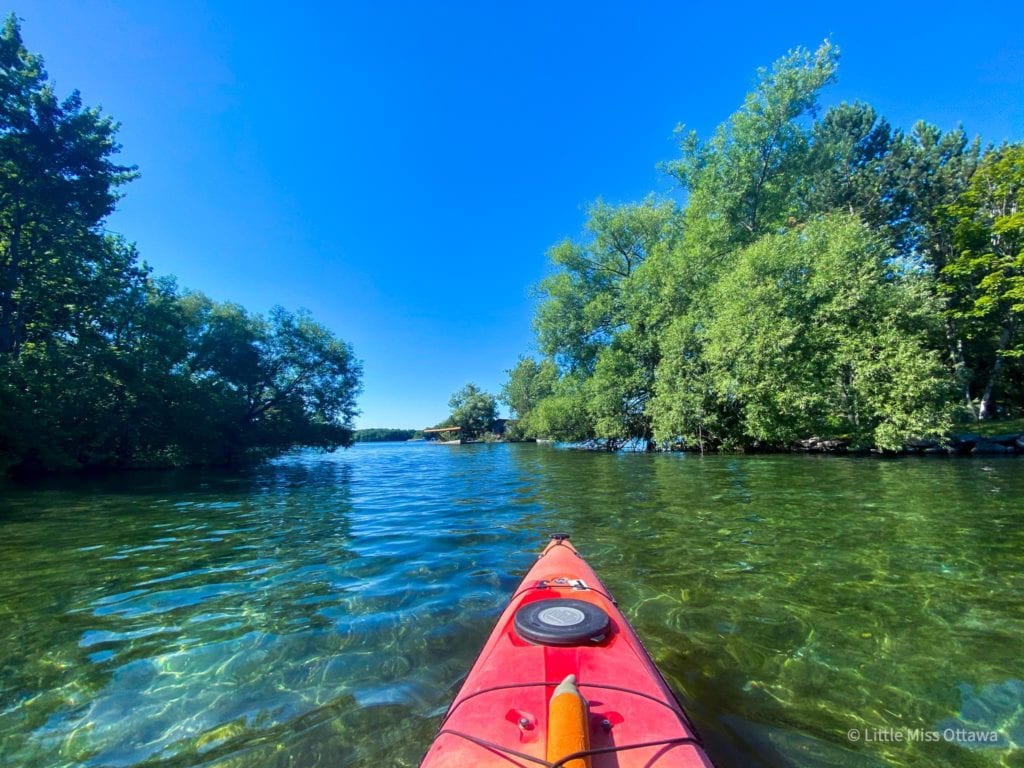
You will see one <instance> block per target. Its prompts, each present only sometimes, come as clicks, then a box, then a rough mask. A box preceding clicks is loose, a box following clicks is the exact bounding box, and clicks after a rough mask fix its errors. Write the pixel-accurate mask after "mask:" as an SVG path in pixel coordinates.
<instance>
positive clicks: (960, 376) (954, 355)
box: [945, 315, 981, 419]
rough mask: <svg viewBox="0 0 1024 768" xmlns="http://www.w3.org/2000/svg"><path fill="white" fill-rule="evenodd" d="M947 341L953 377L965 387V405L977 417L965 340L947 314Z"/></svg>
mask: <svg viewBox="0 0 1024 768" xmlns="http://www.w3.org/2000/svg"><path fill="white" fill-rule="evenodd" d="M945 327H946V343H947V344H948V345H949V357H950V359H951V360H952V361H953V378H954V379H955V380H956V381H957V382H958V383H959V384H960V385H961V386H962V387H963V391H962V393H961V394H962V395H963V398H964V405H966V406H967V408H968V409H969V410H970V412H971V415H972V416H974V418H975V419H980V418H981V416H979V415H978V412H977V411H975V410H974V402H973V401H972V400H971V380H970V377H968V376H967V362H966V361H965V360H964V341H963V339H961V338H960V337H959V336H957V333H956V329H954V328H953V323H952V322H950V319H949V316H948V315H947V316H946V322H945Z"/></svg>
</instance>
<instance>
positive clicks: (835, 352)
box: [656, 215, 948, 448]
mask: <svg viewBox="0 0 1024 768" xmlns="http://www.w3.org/2000/svg"><path fill="white" fill-rule="evenodd" d="M889 254H890V252H889V251H888V250H887V249H886V248H885V245H884V241H883V240H881V239H880V238H879V237H878V236H877V235H874V234H872V233H871V232H870V230H868V228H867V227H865V226H864V225H863V224H862V223H861V222H860V221H859V220H857V219H856V218H854V217H850V216H848V215H845V216H830V217H826V218H824V219H821V220H814V221H811V222H809V223H808V224H807V225H806V227H803V228H800V229H797V230H793V231H791V232H789V233H786V234H782V235H769V236H765V237H763V238H761V239H760V240H758V241H757V243H755V244H753V245H751V246H749V247H748V248H746V249H744V250H743V251H742V252H741V253H740V255H739V257H738V259H737V261H736V263H735V264H734V267H733V269H732V270H731V271H730V273H729V274H728V275H726V276H724V277H723V278H722V280H721V281H719V283H718V284H717V285H716V286H715V290H714V300H713V305H714V308H715V309H714V312H713V314H712V316H711V319H710V322H708V324H707V325H706V326H705V327H704V329H703V331H702V333H703V335H704V339H703V345H702V349H703V354H704V362H705V365H706V368H707V372H708V376H707V378H708V379H709V380H710V381H711V382H712V383H713V386H714V389H715V391H716V392H718V393H720V397H721V398H722V399H723V400H725V401H726V402H729V403H731V404H732V406H733V408H734V409H735V410H736V411H737V414H738V416H739V418H738V419H737V421H736V422H735V428H736V429H737V430H738V434H733V435H731V437H733V438H734V439H736V440H737V441H738V442H740V443H749V442H753V441H758V442H762V443H766V444H769V445H786V444H788V443H790V442H792V441H793V440H795V439H797V438H800V437H806V436H809V435H828V436H836V435H842V436H845V437H848V438H849V439H851V441H852V442H853V443H855V444H858V445H878V446H880V447H883V448H899V447H900V446H901V445H903V444H904V442H905V441H906V440H907V439H909V438H911V437H921V436H925V435H937V434H939V433H940V432H941V431H942V430H943V429H944V428H945V426H946V425H947V422H946V414H945V411H944V408H943V404H944V402H945V401H946V396H947V390H946V386H947V383H948V379H947V377H946V375H945V371H944V368H943V366H942V364H941V360H940V359H939V356H938V355H937V354H936V353H935V352H934V351H933V343H934V341H935V338H936V336H937V335H938V333H939V327H938V325H937V323H938V321H939V313H938V311H937V310H938V306H937V304H936V303H935V302H934V300H930V299H929V293H928V290H927V288H928V286H927V283H926V282H925V281H924V280H923V279H921V277H920V276H918V275H916V274H913V273H911V274H908V275H893V274H892V273H891V271H890V270H889V269H888V268H887V265H886V262H887V259H888V256H889ZM659 395H660V396H662V397H669V398H672V397H674V395H675V393H674V392H671V391H663V392H661V393H659ZM671 413H672V411H671V408H665V409H663V414H664V416H663V417H662V418H660V419H658V420H657V421H656V425H657V427H658V429H659V430H660V431H661V433H662V435H663V436H665V437H671V436H674V435H679V434H683V433H684V430H686V429H687V427H689V426H690V425H688V424H686V423H685V422H684V423H681V424H680V423H675V422H673V421H672V419H671Z"/></svg>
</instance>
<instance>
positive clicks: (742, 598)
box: [0, 443, 1024, 768]
mask: <svg viewBox="0 0 1024 768" xmlns="http://www.w3.org/2000/svg"><path fill="white" fill-rule="evenodd" d="M1022 498H1024V464H1022V463H1021V461H1020V460H1019V459H972V460H963V459H959V460H951V459H934V460H914V459H901V460H895V461H887V460H876V459H866V458H838V457H821V458H812V457H798V456H763V457H758V456H754V457H720V456H709V457H703V458H702V457H698V456H676V455H659V456H647V455H607V454H594V453H581V452H572V451H566V450H560V449H556V448H551V447H545V446H533V445H494V446H486V445H479V446H427V445H423V444H417V443H410V444H378V445H367V444H363V445H358V446H356V447H355V448H353V449H351V450H349V451H346V452H339V453H336V454H333V455H321V454H313V453H304V454H299V455H296V456H290V457H287V458H285V459H282V460H280V461H278V462H276V463H274V464H272V465H270V466H266V467H263V468H260V469H257V470H252V471H249V472H246V473H244V474H241V475H226V474H218V473H204V472H175V473H154V474H148V473H140V474H133V475H130V476H121V477H110V478H105V479H99V480H97V479H93V480H75V481H61V482H56V481H55V482H50V483H47V484H45V485H42V486H40V485H35V486H31V487H29V486H7V487H6V488H4V489H3V490H0V563H2V564H3V568H0V753H2V756H3V762H4V764H6V765H19V766H27V767H30V768H36V767H39V768H51V767H52V766H97V767H99V766H110V767H111V768H114V767H121V766H142V765H145V766H161V767H171V766H198V765H202V766H216V767H217V768H228V767H229V766H230V767H231V768H235V767H236V766H237V767H238V768H241V766H246V767H247V768H248V767H257V768H260V767H262V766H296V767H298V766H303V768H316V767H317V766H371V765H372V766H415V765H416V764H417V763H418V761H419V758H420V757H421V756H422V754H423V752H424V751H425V750H426V747H427V746H428V744H429V742H430V739H431V736H432V733H433V730H434V729H435V728H436V726H437V723H438V720H439V718H440V715H441V714H442V713H443V711H444V709H445V707H446V706H447V704H448V702H449V701H450V699H451V697H452V696H453V695H454V693H455V691H456V690H457V688H458V685H459V683H460V682H461V680H462V679H463V677H464V676H465V674H466V672H467V670H468V668H469V666H470V665H471V664H472V662H473V659H474V658H475V656H476V653H477V651H478V650H479V648H480V646H481V645H482V644H483V641H484V639H485V638H486V635H487V633H488V632H489V631H490V628H491V626H492V624H493V622H494V620H495V619H496V618H497V615H498V614H499V612H500V611H501V609H502V607H503V605H504V603H505V601H506V600H507V598H508V596H509V594H510V593H511V590H512V589H513V588H514V587H515V585H516V584H518V582H519V580H520V578H521V577H522V574H523V573H524V571H525V570H526V569H527V568H528V566H529V565H530V563H531V561H532V560H533V557H534V555H535V554H536V552H537V551H538V550H539V548H540V547H541V546H542V545H543V544H544V541H545V535H546V534H547V533H549V532H551V531H554V530H563V529H564V530H567V531H569V532H571V533H572V534H573V541H574V543H575V544H576V546H577V547H578V548H579V549H580V550H581V551H582V552H583V554H584V555H586V557H587V559H588V561H589V562H590V563H591V565H593V566H594V568H595V569H596V570H597V571H598V573H599V574H600V575H601V576H602V578H603V580H604V581H605V583H606V584H607V585H608V586H609V587H610V588H611V589H612V591H613V592H615V594H616V596H617V598H618V599H619V602H620V603H621V604H622V606H623V607H624V609H625V610H626V612H627V614H628V615H629V617H630V618H631V620H632V621H633V623H634V626H635V627H636V629H637V631H638V632H639V633H640V635H641V637H642V638H643V639H644V641H645V642H646V644H647V646H648V648H649V650H650V651H651V654H652V656H654V658H655V661H656V662H657V663H658V665H659V666H660V667H661V669H662V670H663V672H664V673H665V675H666V677H667V678H668V680H669V681H670V683H671V684H672V686H673V687H674V688H675V689H676V691H677V692H678V693H679V694H680V696H681V698H682V699H683V700H684V702H685V703H686V704H687V706H688V709H689V711H690V712H691V714H692V716H693V719H694V720H695V721H696V723H697V725H698V727H699V729H700V731H701V734H702V735H703V736H704V738H705V740H706V741H707V742H708V744H709V749H710V752H711V754H712V756H713V757H715V758H716V759H717V760H718V761H719V762H720V763H721V764H722V765H723V766H888V765H892V766H929V767H930V766H999V765H1006V766H1010V765H1014V766H1021V765H1024V682H1022V681H1024V653H1022V648H1024V566H1022V563H1021V554H1022V552H1024V511H1022V504H1021V499H1022ZM896 734H900V735H899V736H897V735H896ZM969 734H987V735H986V736H985V737H984V738H993V739H995V741H994V742H988V741H986V742H982V743H979V742H977V741H969V740H968V739H969V738H974V737H970V736H969ZM851 735H852V736H855V737H856V738H851ZM947 737H948V738H947ZM897 738H899V739H901V740H899V741H897V740H896V739H897ZM930 738H934V739H935V740H929V739H930Z"/></svg>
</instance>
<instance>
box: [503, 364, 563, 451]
mask: <svg viewBox="0 0 1024 768" xmlns="http://www.w3.org/2000/svg"><path fill="white" fill-rule="evenodd" d="M557 382H558V368H557V366H556V365H555V364H554V362H553V361H551V360H542V361H540V362H537V361H536V360H534V359H533V358H531V357H521V358H519V361H518V362H517V363H516V365H515V367H514V368H512V370H510V371H508V380H507V381H506V382H505V383H504V384H503V385H502V388H501V394H500V395H499V399H500V400H501V401H502V402H503V403H505V404H506V405H507V406H508V407H509V409H510V410H511V411H512V415H513V416H514V417H516V418H517V419H518V424H517V426H516V434H517V435H518V436H522V437H546V435H544V434H543V433H540V432H538V431H537V429H536V427H535V425H534V424H533V419H532V416H533V414H534V412H535V410H536V408H537V406H538V405H539V404H540V402H541V401H542V400H543V399H544V398H545V397H549V396H550V395H551V394H553V393H554V389H555V385H556V384H557Z"/></svg>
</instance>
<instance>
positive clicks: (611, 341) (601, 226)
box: [530, 198, 678, 440]
mask: <svg viewBox="0 0 1024 768" xmlns="http://www.w3.org/2000/svg"><path fill="white" fill-rule="evenodd" d="M677 224H678V216H677V211H676V208H675V206H674V204H672V203H670V202H657V201H656V200H654V199H653V198H648V199H647V200H645V201H643V202H642V203H639V204H633V205H623V206H615V207H613V206H609V205H606V204H605V203H602V202H600V201H598V202H597V203H596V204H595V205H594V206H592V207H591V209H590V216H589V219H588V221H587V238H586V239H585V240H584V241H582V242H574V241H571V240H567V241H564V242H562V243H560V244H559V245H557V246H555V247H554V248H552V249H551V251H550V252H549V256H550V258H551V261H552V262H553V264H554V266H555V267H556V270H557V271H556V272H555V273H554V274H553V275H551V276H550V277H548V278H547V279H545V280H544V281H543V282H542V283H541V284H540V286H539V293H540V295H541V296H542V297H543V299H544V301H543V302H542V304H541V306H540V308H539V309H538V312H537V316H536V318H535V321H534V327H535V330H536V332H537V337H538V342H539V346H540V349H541V351H542V352H543V353H544V355H545V356H546V357H547V359H548V360H550V361H552V362H553V363H554V364H556V365H557V366H558V368H559V370H560V372H561V373H562V375H563V376H565V377H568V378H570V379H571V381H570V382H569V383H567V385H566V386H565V387H562V388H561V391H560V392H558V393H557V395H556V393H554V392H552V394H551V395H550V396H551V397H555V398H556V399H555V400H553V401H552V402H551V403H549V404H548V405H547V406H546V407H545V408H544V409H543V412H544V413H545V414H546V415H545V416H544V418H543V420H542V421H543V423H544V424H545V425H546V426H545V428H544V429H547V430H552V432H550V434H551V435H552V436H560V437H566V439H568V438H567V436H568V435H569V434H578V433H579V431H580V430H581V428H582V427H583V425H584V424H588V425H589V430H590V434H588V435H586V436H587V437H603V438H610V439H615V440H621V439H627V438H630V437H646V436H648V435H649V432H650V429H649V423H648V419H647V418H646V415H645V413H644V408H643V405H644V403H645V402H646V401H647V399H648V398H649V396H650V394H651V392H652V390H653V386H654V378H653V377H654V368H655V365H656V364H657V359H658V344H657V332H658V328H659V327H660V324H661V323H663V322H664V321H665V319H666V316H665V313H664V312H660V311H659V310H660V307H661V306H662V303H661V302H660V299H659V295H658V285H659V281H660V280H661V278H662V277H663V275H664V273H663V271H662V270H660V269H659V268H655V267H654V265H653V262H656V261H658V260H659V259H661V258H664V254H665V252H666V249H667V247H668V244H669V243H671V242H672V239H673V237H674V236H675V231H676V227H677ZM583 389H586V390H587V392H588V393H589V394H584V393H583ZM576 402H580V403H584V404H585V407H586V416H585V417H580V418H577V417H574V418H565V414H564V410H565V407H566V404H568V403H576ZM530 428H531V429H532V430H535V431H537V434H544V431H543V430H542V428H541V423H539V422H536V423H535V422H534V421H533V420H532V419H531V421H530Z"/></svg>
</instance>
